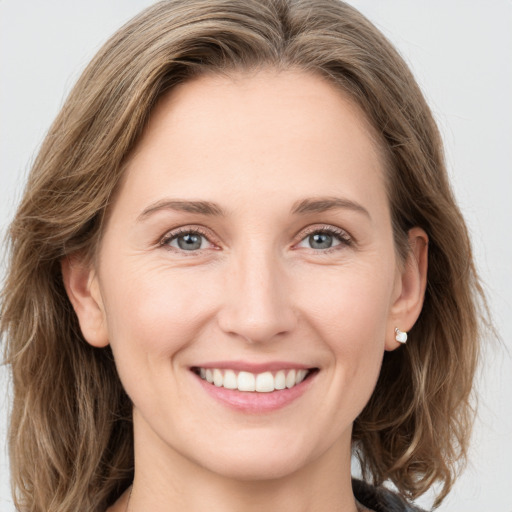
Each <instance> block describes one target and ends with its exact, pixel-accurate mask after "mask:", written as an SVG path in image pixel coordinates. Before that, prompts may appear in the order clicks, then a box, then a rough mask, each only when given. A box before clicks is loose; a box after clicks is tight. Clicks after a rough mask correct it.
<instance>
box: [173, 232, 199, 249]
mask: <svg viewBox="0 0 512 512" xmlns="http://www.w3.org/2000/svg"><path fill="white" fill-rule="evenodd" d="M178 246H179V248H180V249H184V250H185V251H191V250H193V249H200V248H201V236H200V235H194V234H191V233H189V234H188V235H183V236H180V237H179V238H178Z"/></svg>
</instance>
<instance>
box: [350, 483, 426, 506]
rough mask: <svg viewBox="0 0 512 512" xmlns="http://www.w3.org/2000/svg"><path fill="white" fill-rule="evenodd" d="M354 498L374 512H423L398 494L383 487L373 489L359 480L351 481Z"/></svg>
mask: <svg viewBox="0 0 512 512" xmlns="http://www.w3.org/2000/svg"><path fill="white" fill-rule="evenodd" d="M352 489H353V490H354V496H355V498H356V500H357V501H359V503H361V505H364V506H365V507H366V508H369V509H370V510H374V511H375V512H425V511H424V510H422V509H420V508H417V507H414V506H412V505H410V504H409V503H407V502H406V501H405V500H404V499H403V498H401V497H400V496H399V495H398V494H395V493H394V492H392V491H390V490H388V489H385V488H383V487H373V486H372V485H369V484H367V483H365V482H362V481H361V480H355V479H353V480H352Z"/></svg>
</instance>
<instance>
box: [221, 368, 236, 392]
mask: <svg viewBox="0 0 512 512" xmlns="http://www.w3.org/2000/svg"><path fill="white" fill-rule="evenodd" d="M224 387H225V388H226V389H238V382H237V379H236V373H235V372H234V371H233V370H226V372H225V373H224Z"/></svg>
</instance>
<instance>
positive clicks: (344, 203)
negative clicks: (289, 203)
mask: <svg viewBox="0 0 512 512" xmlns="http://www.w3.org/2000/svg"><path fill="white" fill-rule="evenodd" d="M336 209H344V210H353V211H355V212H358V213H362V214H364V215H365V216H366V217H368V218H369V219H371V216H370V213H369V212H368V210H367V209H366V208H364V207H363V206H362V205H360V204H359V203H356V202H355V201H351V200H350V199H344V198H341V197H312V198H306V199H302V200H300V201H297V202H295V203H294V205H293V208H292V213H293V214H302V215H305V214H308V213H321V212H326V211H329V210H336Z"/></svg>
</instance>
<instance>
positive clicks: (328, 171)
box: [2, 0, 480, 511]
mask: <svg viewBox="0 0 512 512" xmlns="http://www.w3.org/2000/svg"><path fill="white" fill-rule="evenodd" d="M11 244H12V254H11V264H10V269H9V273H8V276H7V283H6V288H5V291H4V302H3V306H2V307H3V309H2V331H4V332H5V333H6V339H7V344H8V345H7V355H8V361H9V362H10V364H11V366H12V371H13V377H14V404H13V413H12V419H11V459H12V464H13V483H14V487H15V492H16V496H17V497H16V498H15V500H16V503H17V506H18V507H19V509H20V510H45V511H48V510H55V511H56V510H59V511H62V510H102V511H103V510H105V509H107V508H108V507H110V508H109V510H111V511H122V510H130V511H138V510H154V511H157V510H198V509H204V508H208V509H210V510H221V509H222V510H262V509H265V508H274V509H280V510H288V509H290V510H292V508H293V510H346V511H349V510H350V511H355V510H375V511H379V510H409V509H408V508H407V507H408V505H406V504H405V502H404V499H405V498H415V497H416V496H419V495H421V494H422V493H424V492H425V491H426V490H427V489H429V488H430V487H431V486H432V484H433V483H434V482H439V483H440V484H441V486H442V487H441V492H440V494H439V495H438V498H437V503H440V502H441V501H442V499H443V498H444V497H445V496H446V494H447V493H448V492H449V490H450V488H451V486H452V484H453V479H454V477H455V474H456V470H457V467H458V465H457V463H458V462H459V461H463V459H464V455H465V451H466V448H467V438H468V434H469V428H470V424H471V417H472V414H471V407H470V405H469V395H470V390H471V386H472V379H473V374H474V370H475V365H476V360H477V353H478V337H479V321H478V308H477V298H478V295H479V294H480V288H479V285H478V279H477V276H476V273H475V270H474V267H473V263H472V256H471V249H470V245H469V241H468V237H467V233H466V228H465V225H464V222H463V219H462V217H461V215H460V213H459V210H458V208H457V206H456V205H455V203H454V200H453V196H452V194H451V191H450V188H449V184H448V181H447V177H446V172H445V169H444V163H443V157H442V147H441V142H440V139H439V135H438V132H437V129H436V126H435V123H434V122H433V119H432V116H431V113H430V111H429V109H428V106H427V105H426V103H425V101H424V99H423V97H422V95H421V93H420V91H419V89H418V87H417V86H416V84H415V82H414V79H413V78H412V76H411V74H410V72H409V70H408V69H407V67H406V66H405V64H404V63H403V61H402V60H401V58H400V57H399V56H398V55H397V53H396V52H395V51H394V50H393V48H392V47H391V46H390V44H389V43H388V42H387V41H386V40H385V39H384V38H383V36H382V35H381V34H380V33H379V32H378V31H377V30H376V29H375V27H373V26H372V25H371V24H370V23H369V22H368V21H367V20H366V19H364V18H363V17H362V16H361V15H360V14H359V13H357V12H356V11H355V10H354V9H352V8H350V7H349V6H347V5H345V4H343V3H341V2H338V1H336V0H332V1H316V2H311V1H310V0H308V1H304V2H290V1H285V0H280V1H276V0H274V1H270V0H267V1H261V0H260V1H244V2H240V1H237V2H227V1H224V2H220V1H211V0H208V1H206V0H204V1H197V0H194V1H187V2H184V1H181V2H177V1H171V2H161V3H159V4H156V5H155V6H154V7H152V8H150V9H148V10H147V11H145V12H143V13H142V14H141V15H139V16H138V17H137V18H135V19H134V20H132V21H131V22H130V23H128V24H127V25H126V26H125V27H123V28H122V29H121V30H120V31H119V32H118V33H117V34H116V35H114V37H113V38H112V39H111V40H110V41H109V42H108V43H107V44H106V45H105V47H104V48H103V49H102V50H101V51H100V53H99V54H98V55H97V56H96V58H95V59H94V60H93V62H92V63H91V64H90V66H89V67H88V68H87V70H86V71H85V73H84V74H83V76H82V77H81V79H80V80H79V82H78V84H77V85H76V87H75V89H74V91H73V92H72V93H71V95H70V97H69V99H68V101H67V102H66V104H65V105H64V107H63V109H62V112H61V113H60V115H59V117H58V118H57V120H56V121H55V123H54V125H53V126H52V128H51V130H50V133H49V134H48V137H47V139H46V141H45V143H44V144H43V147H42V148H41V151H40V154H39V156H38V158H37V160H36V162H35V164H34V168H33V170H32V173H31V176H30V178H29V182H28V185H27V189H26V193H25V197H24V198H23V200H22V202H21V205H20V207H19V210H18V212H17V215H16V217H15V219H14V221H13V224H12V227H11ZM427 260H428V262H427ZM427 267H428V276H427ZM406 331H408V335H406ZM405 341H407V343H406V344H405V346H404V345H403V343H404V342H405ZM351 453H354V454H356V455H357V456H358V458H359V460H360V462H361V467H362V469H363V476H364V479H365V481H367V482H368V484H363V483H362V482H358V481H354V482H351V477H350V457H351ZM385 481H390V482H393V483H394V484H395V486H396V488H397V489H398V491H399V494H400V495H401V497H400V496H399V495H398V494H392V493H390V492H388V491H385V490H384V489H383V488H381V487H380V486H381V484H382V483H384V482H385ZM369 484H373V486H370V485H369Z"/></svg>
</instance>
